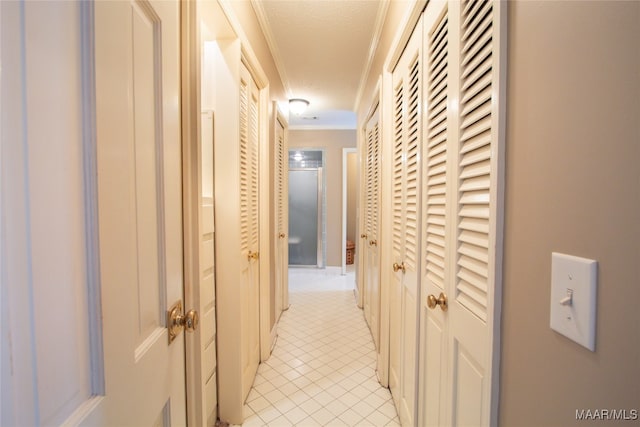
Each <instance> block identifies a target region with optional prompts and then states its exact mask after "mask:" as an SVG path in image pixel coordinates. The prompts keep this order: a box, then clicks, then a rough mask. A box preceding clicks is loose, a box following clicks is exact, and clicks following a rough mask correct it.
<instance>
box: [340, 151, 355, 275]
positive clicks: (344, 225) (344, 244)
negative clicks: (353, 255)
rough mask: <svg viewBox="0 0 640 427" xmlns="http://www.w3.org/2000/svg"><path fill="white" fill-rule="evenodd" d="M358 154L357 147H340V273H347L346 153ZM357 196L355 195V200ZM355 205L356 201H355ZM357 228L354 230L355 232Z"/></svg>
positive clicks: (347, 171)
mask: <svg viewBox="0 0 640 427" xmlns="http://www.w3.org/2000/svg"><path fill="white" fill-rule="evenodd" d="M350 153H352V154H356V155H357V154H358V148H356V147H349V148H343V149H342V240H341V241H340V249H341V259H342V264H341V266H342V270H341V271H342V275H343V276H344V275H346V274H347V197H348V194H347V193H348V189H347V183H348V173H349V168H348V158H349V156H348V154H350ZM357 200H358V198H357V197H356V201H357ZM356 205H357V203H356ZM357 224H358V211H357V210H356V226H357ZM357 231H358V230H356V233H357Z"/></svg>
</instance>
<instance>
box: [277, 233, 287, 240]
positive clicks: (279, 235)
mask: <svg viewBox="0 0 640 427" xmlns="http://www.w3.org/2000/svg"><path fill="white" fill-rule="evenodd" d="M278 237H279V238H281V239H284V238H285V237H287V235H286V234H284V233H280V234H278Z"/></svg>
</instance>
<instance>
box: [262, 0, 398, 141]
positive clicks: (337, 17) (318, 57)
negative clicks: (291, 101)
mask: <svg viewBox="0 0 640 427" xmlns="http://www.w3.org/2000/svg"><path fill="white" fill-rule="evenodd" d="M386 3H387V0H252V4H253V7H254V10H255V11H256V14H257V16H258V20H259V21H260V24H261V26H262V30H263V32H264V35H265V37H266V39H267V42H268V43H269V47H270V48H271V52H272V54H273V57H274V59H275V61H276V66H277V67H278V71H279V72H280V77H281V78H282V80H283V84H284V87H285V90H286V91H287V95H288V97H289V98H303V99H306V100H308V101H309V103H310V105H309V108H308V109H307V111H306V112H305V113H303V114H302V115H301V116H294V115H290V117H289V126H290V128H293V129H295V128H298V129H301V128H334V129H355V127H356V115H355V112H354V110H355V105H356V102H357V98H358V97H359V96H360V90H361V89H360V85H361V80H362V77H363V75H364V74H365V73H366V72H367V71H368V69H369V67H370V61H371V56H372V53H371V50H372V44H373V43H374V41H375V40H377V38H378V37H379V32H380V29H381V27H382V22H383V21H384V14H385V12H386Z"/></svg>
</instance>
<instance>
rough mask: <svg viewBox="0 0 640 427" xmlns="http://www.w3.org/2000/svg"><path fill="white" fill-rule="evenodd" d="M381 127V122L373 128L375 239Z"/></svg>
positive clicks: (372, 215)
mask: <svg viewBox="0 0 640 427" xmlns="http://www.w3.org/2000/svg"><path fill="white" fill-rule="evenodd" d="M379 177H380V127H379V122H376V124H375V125H374V127H373V185H372V192H373V194H372V201H373V202H372V210H373V212H372V214H371V218H372V220H371V232H372V235H373V236H374V239H376V238H377V236H378V212H379V209H378V206H379V203H380V201H379V200H378V193H379V189H380V178H379Z"/></svg>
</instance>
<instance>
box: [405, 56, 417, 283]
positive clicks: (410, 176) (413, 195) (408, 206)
mask: <svg viewBox="0 0 640 427" xmlns="http://www.w3.org/2000/svg"><path fill="white" fill-rule="evenodd" d="M408 87H409V93H408V95H409V96H408V106H407V111H408V117H407V136H408V139H407V142H406V144H407V146H406V153H407V160H406V190H405V218H406V223H405V224H406V225H405V227H406V229H405V251H406V252H405V264H406V267H407V268H408V269H410V270H414V271H415V269H416V266H417V260H418V256H417V253H418V185H419V182H418V181H419V176H418V171H419V168H418V160H419V156H418V152H419V143H420V141H419V138H420V132H419V131H420V117H419V115H418V112H419V106H420V95H421V90H420V87H421V84H420V58H419V57H418V56H416V58H414V60H413V62H412V63H411V65H410V66H409V84H408Z"/></svg>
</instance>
